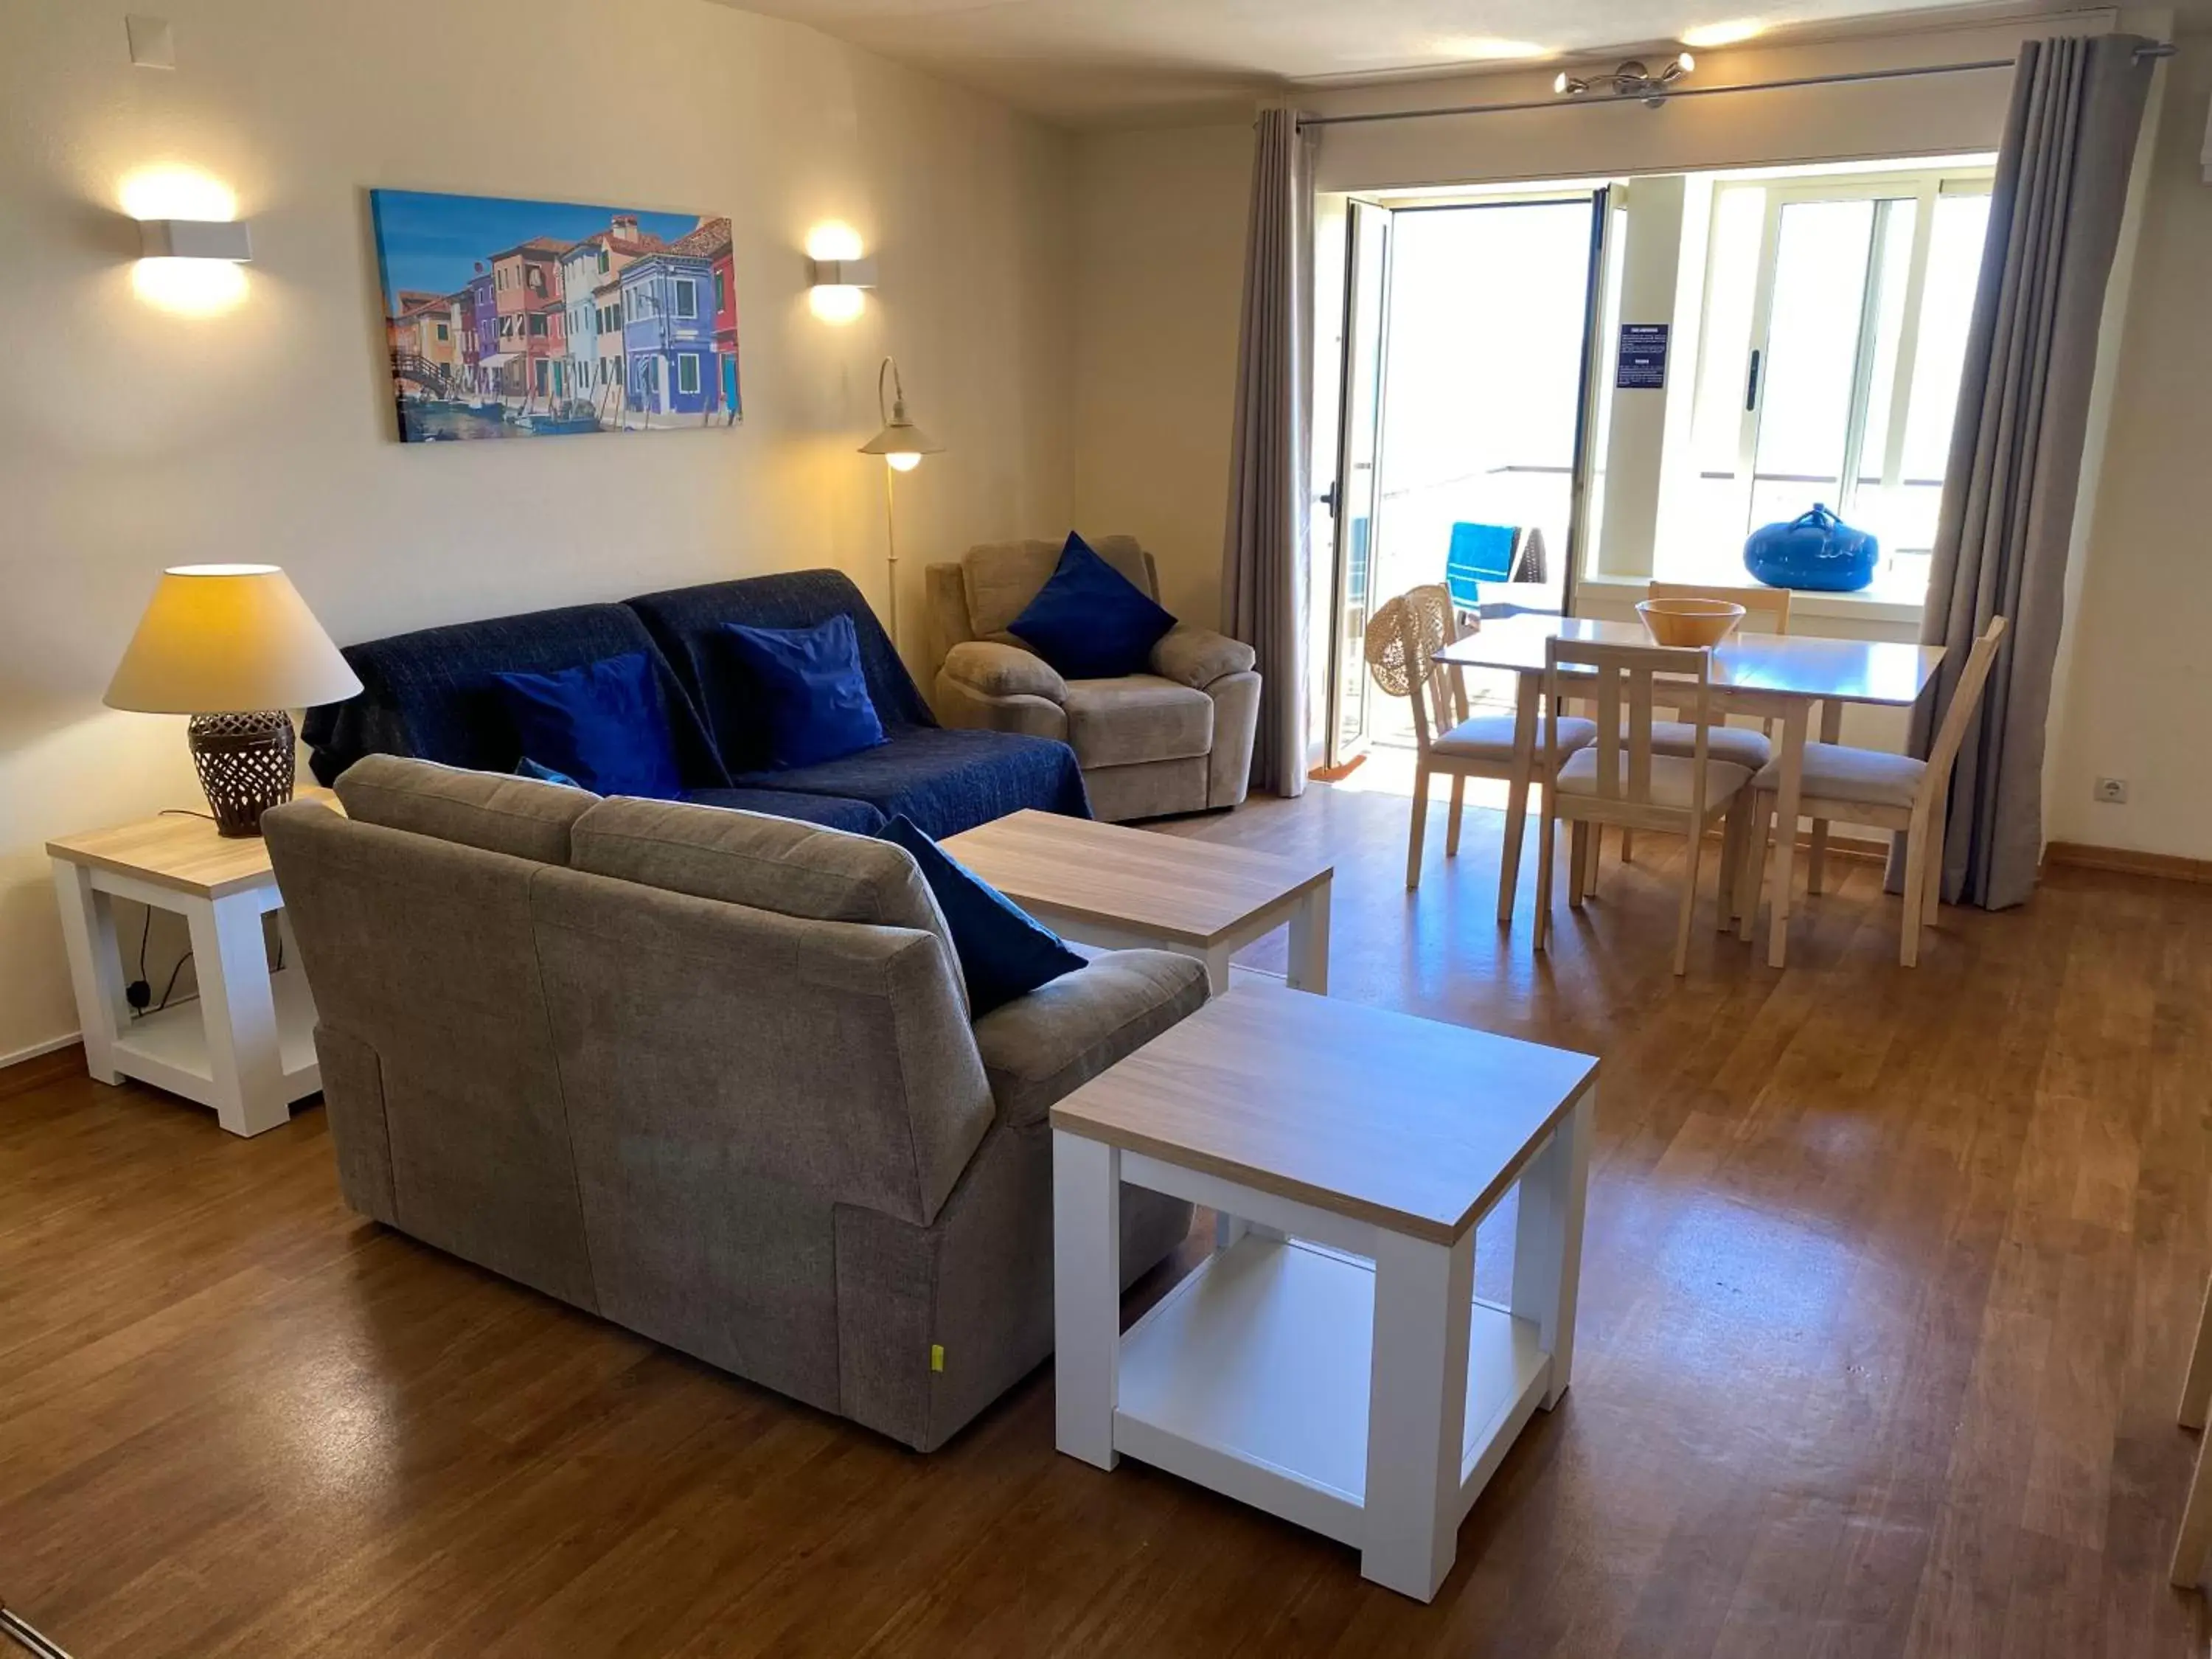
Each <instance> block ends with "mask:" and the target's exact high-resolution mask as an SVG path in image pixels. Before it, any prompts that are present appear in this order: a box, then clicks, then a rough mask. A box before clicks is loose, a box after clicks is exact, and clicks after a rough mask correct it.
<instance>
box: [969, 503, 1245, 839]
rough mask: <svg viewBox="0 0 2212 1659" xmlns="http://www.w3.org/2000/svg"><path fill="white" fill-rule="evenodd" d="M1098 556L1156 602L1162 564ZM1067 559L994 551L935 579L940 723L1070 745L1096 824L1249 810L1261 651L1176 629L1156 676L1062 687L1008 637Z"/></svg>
mask: <svg viewBox="0 0 2212 1659" xmlns="http://www.w3.org/2000/svg"><path fill="white" fill-rule="evenodd" d="M1091 546H1092V547H1094V548H1095V549H1097V552H1098V556H1100V557H1101V558H1103V559H1104V560H1105V561H1106V562H1108V563H1109V564H1111V565H1112V566H1113V567H1114V568H1115V569H1116V570H1118V571H1120V572H1121V574H1123V575H1124V576H1127V578H1128V579H1129V580H1131V581H1133V582H1134V583H1135V584H1136V585H1137V586H1139V587H1140V588H1142V589H1143V590H1144V591H1145V592H1146V593H1148V594H1150V595H1151V596H1152V598H1153V599H1158V598H1159V591H1160V579H1159V571H1158V568H1157V567H1156V566H1155V564H1154V563H1153V561H1152V555H1151V554H1149V553H1147V552H1146V551H1145V550H1144V549H1143V548H1141V547H1139V546H1138V545H1137V544H1136V543H1135V542H1134V541H1133V540H1132V539H1131V538H1129V537H1127V536H1102V537H1099V538H1097V539H1095V540H1093V541H1092V542H1091ZM1059 560H1060V544H1059V543H1057V542H1042V541H1030V542H992V543H987V544H984V545H982V546H981V547H972V548H970V549H969V550H968V553H967V556H965V557H964V558H963V559H962V560H961V561H960V562H958V563H957V564H933V565H931V566H930V567H929V569H928V597H929V632H930V659H931V665H932V667H933V671H934V672H935V674H936V696H935V704H936V709H937V717H938V719H939V720H942V721H944V722H945V724H946V725H947V726H980V727H984V728H987V729H988V730H991V731H996V732H1026V733H1028V734H1029V735H1030V736H1032V737H1039V738H1059V739H1060V741H1061V742H1063V743H1065V744H1068V745H1069V746H1070V747H1072V748H1073V750H1075V758H1076V761H1077V763H1079V765H1080V766H1081V767H1082V769H1083V781H1084V785H1085V787H1086V788H1087V789H1088V790H1089V791H1090V794H1091V811H1092V813H1093V815H1095V816H1096V817H1102V818H1107V819H1112V820H1116V821H1120V820H1126V819H1129V818H1148V817H1162V816H1164V815H1166V814H1168V813H1170V812H1202V811H1206V810H1207V809H1208V808H1212V807H1224V806H1235V805H1238V804H1239V803H1240V802H1242V801H1243V799H1244V788H1245V783H1246V781H1247V779H1248V777H1249V775H1250V773H1251V770H1252V733H1253V729H1254V727H1255V726H1256V725H1257V724H1258V721H1259V718H1260V677H1259V676H1258V675H1257V674H1255V673H1254V672H1253V671H1252V663H1253V652H1252V647H1250V646H1249V645H1246V644H1244V643H1243V641H1238V640H1232V639H1230V638H1227V637H1226V636H1225V635H1220V634H1217V633H1214V632H1213V631H1212V629H1205V628H1194V627H1191V626H1189V625H1188V624H1187V623H1177V624H1176V627H1175V628H1174V629H1172V630H1171V631H1170V633H1169V634H1168V635H1167V636H1166V637H1165V638H1164V639H1163V640H1161V641H1160V642H1159V643H1158V645H1157V646H1155V647H1153V648H1152V662H1151V664H1150V668H1151V671H1150V672H1149V673H1143V674H1129V675H1124V676H1122V677H1121V678H1117V679H1103V680H1067V679H1062V678H1060V674H1059V673H1058V672H1057V671H1055V670H1054V668H1053V667H1052V665H1050V664H1049V663H1048V662H1046V661H1045V660H1044V659H1042V657H1040V656H1038V655H1036V653H1034V652H1032V651H1031V650H1030V649H1029V647H1026V646H1024V644H1023V643H1022V642H1021V641H1019V640H1018V639H1017V638H1015V637H1014V635H1012V634H1010V633H1008V632H1007V631H1006V629H1007V625H1008V624H1009V623H1012V621H1013V620H1014V619H1015V618H1016V617H1018V616H1020V615H1021V614H1022V611H1023V610H1024V608H1025V607H1026V606H1027V605H1028V604H1029V602H1030V600H1031V599H1035V598H1036V594H1037V590H1038V589H1039V588H1041V587H1042V586H1044V585H1045V583H1046V582H1047V581H1048V580H1050V578H1051V576H1052V573H1053V569H1054V567H1055V566H1056V565H1057V564H1058V562H1059Z"/></svg>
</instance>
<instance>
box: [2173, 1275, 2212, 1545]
mask: <svg viewBox="0 0 2212 1659" xmlns="http://www.w3.org/2000/svg"><path fill="white" fill-rule="evenodd" d="M2209 1404H2212V1285H2207V1286H2206V1287H2205V1291H2204V1308H2203V1312H2201V1313H2199V1314H2198V1315H2197V1345H2196V1346H2195V1347H2194V1348H2192V1349H2191V1351H2190V1355H2189V1375H2188V1376H2187V1377H2186V1378H2185V1380H2184V1381H2183V1383H2182V1384H2181V1407H2180V1409H2179V1410H2178V1411H2177V1412H2175V1413H2174V1416H2175V1418H2176V1419H2178V1420H2179V1422H2180V1424H2181V1426H2182V1427H2183V1428H2185V1429H2202V1428H2203V1426H2204V1415H2205V1408H2206V1407H2207V1406H2208V1405H2209ZM2208 1552H2212V1457H2208V1456H2206V1455H2205V1443H2202V1442H2200V1443H2198V1445H2197V1472H2196V1473H2195V1474H2192V1475H2191V1476H2190V1477H2189V1501H2188V1502H2187V1503H2185V1504H2183V1505H2182V1508H2181V1528H2180V1530H2179V1532H2177V1533H2176V1534H2174V1538H2173V1565H2172V1567H2171V1568H2169V1569H2168V1570H2167V1573H2166V1576H2167V1577H2169V1578H2171V1579H2172V1581H2173V1582H2174V1583H2176V1584H2179V1586H2180V1587H2181V1588H2182V1589H2197V1588H2198V1587H2199V1586H2201V1585H2202V1584H2203V1582H2204V1558H2205V1555H2206V1553H2208Z"/></svg>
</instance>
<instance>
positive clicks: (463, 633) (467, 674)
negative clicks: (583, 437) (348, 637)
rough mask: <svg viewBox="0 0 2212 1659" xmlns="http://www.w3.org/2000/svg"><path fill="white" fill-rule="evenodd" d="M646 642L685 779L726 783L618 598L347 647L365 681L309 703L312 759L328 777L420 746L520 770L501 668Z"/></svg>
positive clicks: (564, 665) (572, 663)
mask: <svg viewBox="0 0 2212 1659" xmlns="http://www.w3.org/2000/svg"><path fill="white" fill-rule="evenodd" d="M637 651H641V652H644V653H646V654H647V658H648V659H649V661H650V663H651V665H652V669H653V684H654V686H655V688H656V689H657V690H658V691H659V696H660V703H661V709H662V712H663V713H664V714H665V715H666V717H667V720H668V732H669V738H670V740H671V745H672V747H673V749H674V752H675V756H676V769H677V776H678V781H680V782H681V783H682V785H683V786H684V788H686V789H715V788H727V787H729V782H730V776H729V772H728V770H727V769H726V768H725V767H724V766H723V764H722V763H721V759H720V757H719V756H718V755H717V754H716V753H715V750H714V744H712V743H711V742H710V741H708V735H707V729H706V726H705V723H704V722H703V721H702V720H701V719H700V718H699V714H698V711H697V709H696V708H695V707H694V706H693V704H692V702H691V698H690V693H689V691H688V690H686V689H685V687H684V684H683V682H682V681H681V680H680V679H679V678H678V677H677V675H676V673H675V671H673V670H672V669H671V667H670V665H669V664H668V662H667V659H665V657H664V656H663V655H662V654H661V653H660V650H659V647H658V646H657V645H655V644H654V642H653V636H652V635H651V634H649V633H647V630H646V628H645V624H644V623H643V622H642V621H641V620H640V619H639V617H638V616H637V613H636V612H635V611H631V610H630V609H629V607H628V606H626V605H568V606H564V607H562V608H561V609H558V610H553V611H528V612H526V613H524V614H523V615H520V616H515V617H490V618H489V619H487V620H485V621H483V622H470V623H453V624H451V625H450V626H447V627H443V628H425V629H417V630H416V631H415V632H413V633H409V634H394V635H391V636H389V637H388V638H386V639H380V640H370V641H366V642H364V643H362V644H359V645H349V646H347V647H343V653H344V656H345V659H346V661H347V662H348V663H349V664H350V665H352V668H353V671H354V672H355V673H356V674H357V675H358V676H360V678H361V684H362V690H360V692H359V693H357V694H356V696H352V697H349V698H348V699H347V700H346V701H345V702H339V703H325V704H324V705H323V706H322V707H320V708H311V709H309V710H308V711H307V720H306V722H305V724H304V725H303V726H302V727H301V735H302V736H303V737H304V738H306V740H307V744H308V745H309V749H310V751H311V752H310V756H309V766H310V769H312V770H313V773H314V775H315V776H316V778H317V779H318V780H319V781H321V782H323V783H325V784H329V783H332V782H335V781H337V775H338V774H339V773H341V772H343V771H344V770H345V769H346V768H347V767H349V766H350V765H352V764H353V763H354V762H356V761H357V760H359V759H360V758H361V757H362V756H363V755H410V756H413V757H416V758H418V759H421V760H430V761H437V762H439V763H441V764H443V765H447V766H465V767H469V768H471V769H474V770H477V771H481V772H512V771H513V769H514V767H515V763H516V762H518V761H520V759H521V758H522V756H523V744H522V739H521V736H520V733H519V732H517V731H516V729H515V725H514V722H513V720H512V719H511V718H509V716H508V714H507V709H506V707H505V706H504V704H503V703H502V702H501V696H500V690H499V684H498V682H497V680H496V679H495V678H494V677H495V675H498V674H501V673H523V674H551V673H558V672H560V671H562V670H564V669H570V668H576V667H580V666H581V665H584V664H586V663H589V662H596V661H599V660H602V659H605V658H608V657H615V656H620V655H623V654H624V653H629V652H637ZM535 758H537V759H538V760H540V761H543V760H544V757H543V756H538V757H535Z"/></svg>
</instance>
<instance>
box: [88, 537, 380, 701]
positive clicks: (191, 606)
mask: <svg viewBox="0 0 2212 1659" xmlns="http://www.w3.org/2000/svg"><path fill="white" fill-rule="evenodd" d="M358 690H361V681H360V680H359V679H357V678H355V675H354V671H353V670H352V669H350V668H349V667H348V666H346V660H345V659H344V658H343V657H342V656H340V655H339V654H338V648H337V646H335V645H333V644H331V636H330V635H327V634H325V632H323V628H322V624H321V623H319V622H317V621H316V620H315V616H314V612H313V611H310V610H308V609H307V602H306V601H305V600H304V599H301V597H300V595H299V592H298V590H297V589H295V587H294V586H292V583H291V580H290V579H289V577H287V576H286V575H285V574H284V573H283V571H282V570H280V569H278V568H276V566H275V565H273V564H188V565H179V566H178V567H177V568H175V569H173V570H167V571H164V572H163V573H162V575H161V586H158V587H156V588H155V590H154V598H153V601H152V603H150V604H149V605H147V607H146V614H145V615H144V616H143V617H140V618H139V621H138V631H137V633H136V634H134V635H131V647H130V649H128V650H127V651H125V653H123V661H122V663H121V665H119V666H118V668H117V669H116V671H115V678H113V679H112V680H111V681H109V682H108V686H107V697H106V702H107V705H108V707H109V708H130V709H136V710H137V711H139V712H141V713H143V714H231V713H243V712H248V711H257V710H261V709H270V708H306V707H308V706H311V705H313V704H315V703H323V702H338V701H340V700H341V699H343V698H346V697H349V696H353V694H354V693H355V692H356V691H358Z"/></svg>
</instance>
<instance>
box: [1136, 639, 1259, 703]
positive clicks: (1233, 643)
mask: <svg viewBox="0 0 2212 1659" xmlns="http://www.w3.org/2000/svg"><path fill="white" fill-rule="evenodd" d="M1257 659H1258V657H1257V653H1255V652H1254V650H1253V649H1252V647H1250V646H1249V645H1247V644H1245V643H1244V641H1242V640H1232V639H1231V638H1230V637H1229V636H1228V635H1226V634H1217V633H1215V632H1214V631H1213V630H1212V629H1210V628H1193V627H1192V626H1191V625H1190V624H1189V623H1176V625H1175V626H1174V627H1173V628H1170V629H1168V631H1167V632H1166V633H1165V634H1164V635H1161V637H1160V642H1159V643H1158V645H1156V646H1154V647H1152V672H1154V673H1155V674H1158V675H1159V676H1160V677H1161V678H1163V679H1170V680H1180V681H1181V682H1182V684H1185V685H1189V686H1195V687H1196V688H1197V689H1198V690H1201V691H1203V690H1205V689H1206V687H1207V686H1209V685H1211V684H1213V683H1214V681H1216V680H1218V679H1219V678H1221V677H1222V676H1223V675H1225V674H1244V673H1249V672H1250V671H1251V668H1252V665H1253V663H1254V662H1255V661H1256V660H1257Z"/></svg>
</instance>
